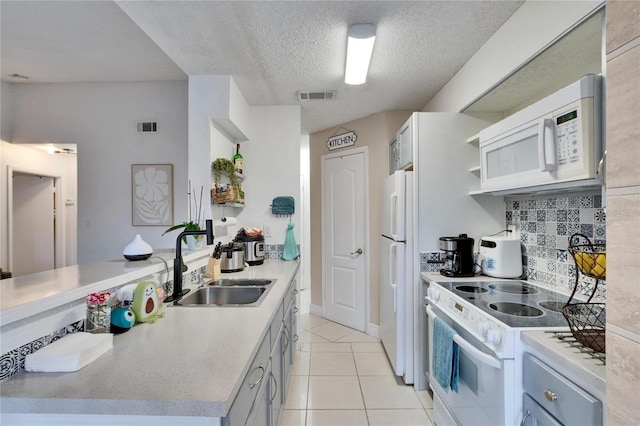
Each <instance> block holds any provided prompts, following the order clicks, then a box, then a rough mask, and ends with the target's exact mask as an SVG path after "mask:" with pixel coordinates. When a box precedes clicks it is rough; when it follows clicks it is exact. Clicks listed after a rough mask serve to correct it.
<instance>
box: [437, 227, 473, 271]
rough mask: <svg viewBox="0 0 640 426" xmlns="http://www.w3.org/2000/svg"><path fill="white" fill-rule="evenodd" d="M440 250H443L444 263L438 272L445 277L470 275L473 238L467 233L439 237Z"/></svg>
mask: <svg viewBox="0 0 640 426" xmlns="http://www.w3.org/2000/svg"><path fill="white" fill-rule="evenodd" d="M440 250H442V251H444V252H445V264H444V267H443V268H442V269H440V273H441V274H442V275H444V276H445V277H472V276H473V275H474V273H473V238H469V237H467V234H460V235H458V236H457V237H440Z"/></svg>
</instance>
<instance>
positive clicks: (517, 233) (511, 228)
mask: <svg viewBox="0 0 640 426" xmlns="http://www.w3.org/2000/svg"><path fill="white" fill-rule="evenodd" d="M507 230H508V231H511V232H509V233H508V234H507V235H508V236H509V237H510V238H513V239H514V240H519V239H520V231H516V226H515V225H508V226H507Z"/></svg>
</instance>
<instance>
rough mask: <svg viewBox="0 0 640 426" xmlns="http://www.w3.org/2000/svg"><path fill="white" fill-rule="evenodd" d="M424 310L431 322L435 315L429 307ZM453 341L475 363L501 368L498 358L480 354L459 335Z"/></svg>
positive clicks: (480, 352)
mask: <svg viewBox="0 0 640 426" xmlns="http://www.w3.org/2000/svg"><path fill="white" fill-rule="evenodd" d="M426 310H427V315H429V318H430V319H431V320H433V318H435V317H436V316H437V315H436V313H435V312H434V311H433V309H432V308H431V306H429V305H427V307H426ZM453 341H454V342H456V343H457V344H458V346H459V347H460V349H462V350H463V351H465V352H466V353H467V355H469V356H470V357H471V358H473V359H475V360H476V361H479V362H481V363H483V364H486V365H488V366H489V367H493V368H497V369H501V368H502V363H501V362H500V360H499V359H498V358H495V357H492V356H491V355H488V354H486V353H484V352H482V351H481V350H479V349H477V348H475V347H474V346H473V345H472V344H471V343H469V342H467V341H466V340H465V339H463V338H462V336H460V335H459V334H456V335H454V336H453Z"/></svg>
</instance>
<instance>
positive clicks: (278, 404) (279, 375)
mask: <svg viewBox="0 0 640 426" xmlns="http://www.w3.org/2000/svg"><path fill="white" fill-rule="evenodd" d="M283 329H284V327H283V322H282V321H280V329H279V333H278V334H277V336H278V341H277V342H276V344H275V346H274V347H273V351H272V352H271V389H270V391H269V393H270V404H271V424H273V425H277V424H278V423H279V421H280V414H281V412H282V408H283V406H284V398H285V397H286V393H285V389H284V386H285V384H284V371H283V368H282V367H283V363H284V357H283V356H282V348H283V347H284V339H285V337H284V332H283Z"/></svg>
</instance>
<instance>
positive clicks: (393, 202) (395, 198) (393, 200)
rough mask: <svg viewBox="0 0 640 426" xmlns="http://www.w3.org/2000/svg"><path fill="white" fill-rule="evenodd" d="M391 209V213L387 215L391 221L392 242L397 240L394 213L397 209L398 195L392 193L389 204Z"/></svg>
mask: <svg viewBox="0 0 640 426" xmlns="http://www.w3.org/2000/svg"><path fill="white" fill-rule="evenodd" d="M389 207H390V208H391V213H390V214H389V218H390V220H391V223H390V225H391V238H393V239H394V240H395V239H397V236H398V229H397V226H396V225H397V222H396V212H397V209H398V194H397V193H395V192H394V193H393V194H391V203H390V206H389Z"/></svg>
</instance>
